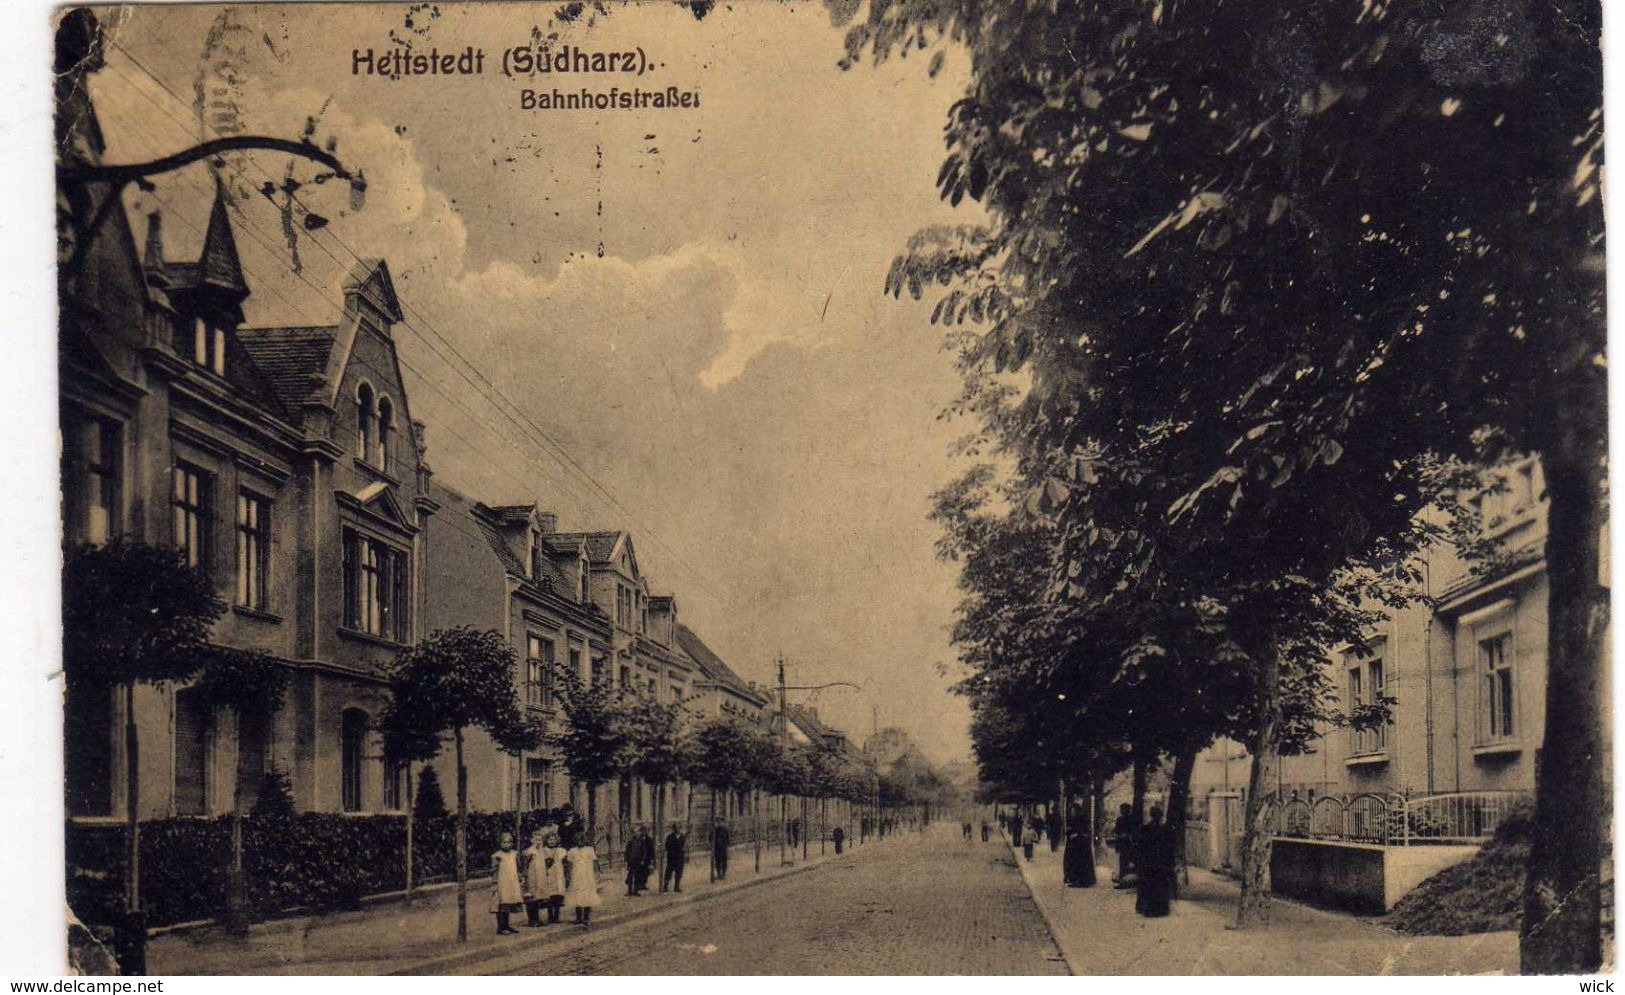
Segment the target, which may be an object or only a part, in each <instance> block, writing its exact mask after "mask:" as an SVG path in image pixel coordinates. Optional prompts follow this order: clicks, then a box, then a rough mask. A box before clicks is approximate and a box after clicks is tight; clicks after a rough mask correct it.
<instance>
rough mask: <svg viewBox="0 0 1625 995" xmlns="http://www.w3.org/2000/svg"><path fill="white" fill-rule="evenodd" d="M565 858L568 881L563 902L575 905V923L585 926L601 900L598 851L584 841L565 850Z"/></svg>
mask: <svg viewBox="0 0 1625 995" xmlns="http://www.w3.org/2000/svg"><path fill="white" fill-rule="evenodd" d="M565 859H566V860H568V861H569V874H568V877H567V880H568V882H569V883H568V884H567V885H566V886H565V890H564V904H566V905H573V906H575V910H576V918H575V921H576V924H577V925H579V926H586V925H588V924H590V923H591V922H592V910H593V909H596V908H597V907H598V906H599V905H600V904H602V902H603V899H601V898H599V897H598V851H596V850H594V849H593V848H592V845H591V844H590V843H584V844H582V845H581V846H577V847H574V848H572V849H570V850H568V851H566V853H565Z"/></svg>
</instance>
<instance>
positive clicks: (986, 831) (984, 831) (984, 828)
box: [982, 819, 992, 843]
mask: <svg viewBox="0 0 1625 995" xmlns="http://www.w3.org/2000/svg"><path fill="white" fill-rule="evenodd" d="M990 835H992V831H991V830H990V829H989V828H988V825H987V820H986V819H983V820H982V842H983V843H986V842H987V838H988V837H989V836H990Z"/></svg>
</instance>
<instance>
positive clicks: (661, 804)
mask: <svg viewBox="0 0 1625 995" xmlns="http://www.w3.org/2000/svg"><path fill="white" fill-rule="evenodd" d="M654 789H655V879H656V880H658V881H659V882H660V883H661V884H662V885H664V884H665V883H666V784H665V782H664V781H662V782H661V783H659V784H657V785H655V786H654Z"/></svg>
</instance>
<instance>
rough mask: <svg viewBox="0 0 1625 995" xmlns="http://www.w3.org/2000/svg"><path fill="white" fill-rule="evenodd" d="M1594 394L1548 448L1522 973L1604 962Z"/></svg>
mask: <svg viewBox="0 0 1625 995" xmlns="http://www.w3.org/2000/svg"><path fill="white" fill-rule="evenodd" d="M1595 403H1596V406H1595V407H1591V408H1590V409H1589V410H1582V411H1572V410H1571V411H1567V412H1563V411H1560V413H1559V417H1558V424H1557V426H1556V435H1557V444H1556V445H1555V446H1554V447H1553V449H1554V450H1555V451H1553V452H1548V453H1545V454H1543V457H1542V468H1543V470H1544V471H1545V476H1546V493H1547V496H1548V499H1549V504H1548V508H1547V525H1546V530H1547V531H1546V573H1547V583H1548V589H1547V590H1548V593H1547V604H1546V617H1547V619H1548V626H1547V635H1546V640H1547V645H1546V732H1545V737H1544V739H1543V740H1542V742H1541V748H1540V753H1539V754H1538V755H1537V764H1536V771H1535V784H1536V797H1535V828H1534V832H1533V833H1532V834H1531V835H1532V838H1533V844H1532V846H1531V847H1530V851H1529V863H1528V865H1527V866H1528V874H1527V876H1526V878H1525V884H1524V895H1523V926H1522V935H1521V936H1520V938H1519V958H1520V967H1521V970H1522V971H1523V973H1524V974H1579V973H1589V972H1594V971H1596V970H1598V968H1599V967H1600V966H1601V963H1602V927H1601V912H1602V896H1601V888H1600V875H1601V870H1602V866H1603V862H1604V861H1605V860H1607V859H1608V853H1607V848H1608V845H1609V839H1610V833H1609V813H1610V811H1611V804H1610V802H1611V799H1610V795H1609V790H1608V784H1607V777H1608V764H1609V746H1608V740H1607V721H1608V716H1607V711H1606V710H1607V709H1608V707H1609V689H1608V646H1607V633H1608V590H1607V588H1606V587H1605V586H1604V579H1603V577H1602V573H1603V565H1602V548H1601V533H1602V530H1603V528H1604V527H1606V525H1607V521H1608V517H1607V511H1606V509H1605V507H1604V504H1603V501H1602V496H1601V485H1602V462H1603V458H1604V455H1605V452H1604V444H1603V443H1601V442H1600V441H1599V440H1600V436H1599V435H1598V434H1597V433H1598V432H1599V431H1600V428H1599V422H1598V420H1599V419H1600V418H1601V417H1602V413H1603V411H1604V408H1603V406H1602V404H1603V403H1604V402H1603V401H1602V399H1601V398H1600V397H1599V398H1597V399H1596V402H1595ZM1559 407H1560V408H1563V407H1564V405H1563V404H1562V402H1560V403H1559ZM1568 407H1570V408H1572V407H1573V405H1572V403H1571V404H1570V405H1568ZM1548 774H1550V775H1551V776H1547V775H1548Z"/></svg>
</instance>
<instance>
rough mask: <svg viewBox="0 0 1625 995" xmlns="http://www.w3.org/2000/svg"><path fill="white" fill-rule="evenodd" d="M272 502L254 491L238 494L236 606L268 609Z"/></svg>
mask: <svg viewBox="0 0 1625 995" xmlns="http://www.w3.org/2000/svg"><path fill="white" fill-rule="evenodd" d="M270 551H271V502H269V501H267V500H265V499H264V498H262V497H260V496H259V495H258V494H255V493H253V492H251V491H240V492H238V494H237V603H238V604H239V605H243V606H245V607H247V608H259V609H264V607H265V575H266V573H267V570H268V567H269V565H270Z"/></svg>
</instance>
